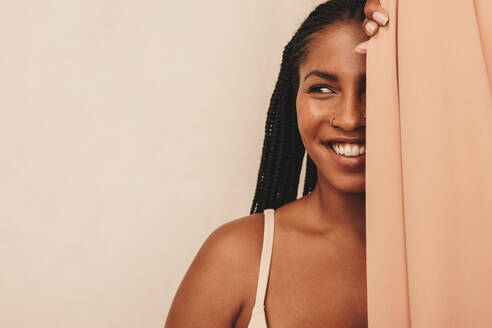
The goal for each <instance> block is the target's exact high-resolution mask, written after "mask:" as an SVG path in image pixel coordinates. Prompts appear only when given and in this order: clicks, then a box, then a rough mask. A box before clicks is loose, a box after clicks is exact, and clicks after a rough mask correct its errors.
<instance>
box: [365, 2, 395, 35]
mask: <svg viewBox="0 0 492 328" xmlns="http://www.w3.org/2000/svg"><path fill="white" fill-rule="evenodd" d="M364 14H365V15H366V19H364V21H363V22H362V27H363V28H364V31H365V32H366V34H367V35H368V36H373V35H375V34H376V33H377V32H378V30H379V26H385V25H386V24H388V20H389V15H388V13H387V12H386V10H384V9H383V7H381V4H380V3H379V0H367V2H366V5H365V6H364Z"/></svg>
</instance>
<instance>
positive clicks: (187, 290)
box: [165, 219, 261, 328]
mask: <svg viewBox="0 0 492 328" xmlns="http://www.w3.org/2000/svg"><path fill="white" fill-rule="evenodd" d="M243 221H244V219H240V220H236V221H233V222H230V223H227V224H225V225H223V226H221V227H219V228H218V229H217V230H215V231H214V232H213V233H212V234H211V235H210V236H209V237H208V238H207V240H206V241H205V243H204V244H203V245H202V247H201V248H200V250H199V251H198V253H197V255H196V256H195V258H194V260H193V262H192V264H191V265H190V267H189V269H188V271H187V272H186V275H185V276H184V278H183V280H182V282H181V284H180V286H179V288H178V291H177V293H176V296H175V298H174V301H173V304H172V306H171V309H170V311H169V315H168V318H167V321H166V325H165V327H166V328H175V327H179V328H185V327H194V328H196V327H217V328H220V327H227V328H230V327H232V326H233V324H234V321H235V319H236V317H237V315H238V313H239V311H240V309H241V306H242V303H243V301H244V297H245V295H246V288H248V287H249V285H250V284H248V280H251V279H250V278H251V275H249V274H248V273H249V272H252V271H251V269H252V268H251V264H252V263H254V262H255V261H256V259H255V257H254V255H253V254H254V253H256V252H251V250H252V249H255V248H257V249H259V247H261V245H256V244H257V243H256V239H255V238H254V237H253V236H252V233H251V232H252V231H249V232H248V231H247V229H244V226H245V225H246V226H247V225H248V224H244V222H243ZM252 237H253V238H252ZM253 272H254V271H253Z"/></svg>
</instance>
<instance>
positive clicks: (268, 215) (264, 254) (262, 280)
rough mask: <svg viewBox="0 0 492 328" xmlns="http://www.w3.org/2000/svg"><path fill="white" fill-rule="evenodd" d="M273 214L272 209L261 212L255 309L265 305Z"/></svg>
mask: <svg viewBox="0 0 492 328" xmlns="http://www.w3.org/2000/svg"><path fill="white" fill-rule="evenodd" d="M274 212H275V210H274V209H266V210H264V211H263V216H264V223H263V226H264V231H263V246H262V249H261V260H260V273H259V275H258V286H257V289H256V299H255V307H261V308H263V307H264V304H265V295H266V289H267V285H268V276H269V273H270V263H271V260H272V249H273V234H274V229H275V221H274Z"/></svg>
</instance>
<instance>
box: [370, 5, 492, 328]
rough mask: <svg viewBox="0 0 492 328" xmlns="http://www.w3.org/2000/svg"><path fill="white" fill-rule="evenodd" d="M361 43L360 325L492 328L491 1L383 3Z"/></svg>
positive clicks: (379, 327)
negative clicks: (364, 301) (363, 248)
mask: <svg viewBox="0 0 492 328" xmlns="http://www.w3.org/2000/svg"><path fill="white" fill-rule="evenodd" d="M381 4H382V6H383V7H384V8H385V9H387V10H388V12H389V14H390V23H389V25H388V26H387V27H385V28H382V29H380V31H379V32H378V34H377V35H376V36H375V37H373V38H372V39H371V40H370V41H369V44H368V47H367V80H368V89H367V144H368V145H367V147H368V155H367V163H366V170H367V188H366V197H367V279H368V316H369V328H390V327H391V328H396V327H398V328H406V327H412V328H424V327H429V328H431V327H432V328H439V327H446V328H449V327H463V328H470V327H474V328H478V327H484V328H485V327H488V328H489V327H492V95H491V93H492V19H491V17H492V1H491V0H475V1H473V0H461V1H458V0H430V1H429V0H381Z"/></svg>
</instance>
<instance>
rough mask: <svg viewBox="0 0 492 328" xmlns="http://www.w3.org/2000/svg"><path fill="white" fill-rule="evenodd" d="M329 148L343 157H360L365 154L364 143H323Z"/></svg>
mask: <svg viewBox="0 0 492 328" xmlns="http://www.w3.org/2000/svg"><path fill="white" fill-rule="evenodd" d="M324 145H325V146H327V147H329V148H331V149H332V150H333V151H334V152H335V153H336V154H338V155H340V156H344V157H360V156H364V155H365V154H366V143H365V142H337V141H329V142H326V143H324Z"/></svg>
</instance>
